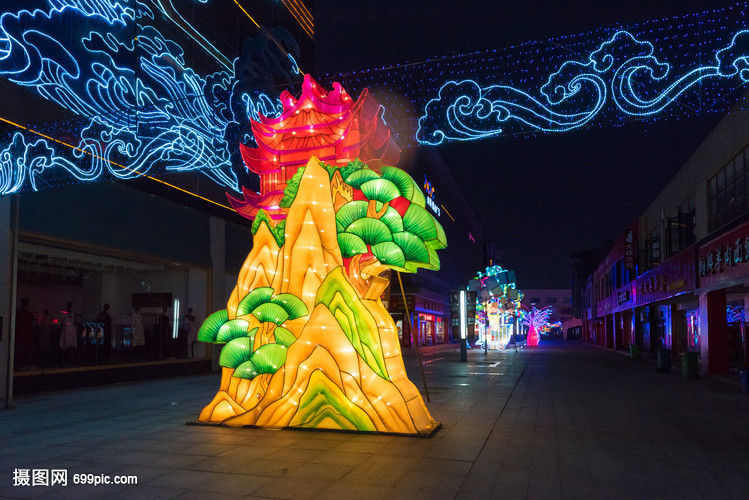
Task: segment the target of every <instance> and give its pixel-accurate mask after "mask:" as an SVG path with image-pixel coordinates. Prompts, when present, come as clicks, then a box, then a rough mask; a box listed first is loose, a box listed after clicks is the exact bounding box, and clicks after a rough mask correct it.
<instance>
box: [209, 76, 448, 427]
mask: <svg viewBox="0 0 749 500" xmlns="http://www.w3.org/2000/svg"><path fill="white" fill-rule="evenodd" d="M333 87H334V90H333V91H325V90H324V89H322V88H320V87H319V86H318V85H317V84H316V83H315V81H314V80H313V79H312V78H310V77H309V75H308V76H306V77H305V81H304V85H303V90H302V94H301V96H300V97H299V98H298V99H295V98H293V97H292V96H291V95H290V94H288V93H284V94H283V95H282V99H281V102H282V105H283V107H284V110H283V113H282V115H281V116H280V117H279V118H277V119H261V122H259V123H254V124H253V127H252V128H253V131H254V132H255V137H256V140H257V143H258V145H259V146H258V148H256V149H249V148H245V149H244V152H243V156H244V159H245V162H246V163H247V166H248V168H249V169H251V170H253V171H254V172H257V173H259V174H260V175H261V192H260V193H257V194H253V193H244V200H237V199H235V200H233V201H232V203H233V204H234V205H235V207H236V208H237V210H238V211H239V212H240V213H242V214H243V215H244V216H245V217H248V218H251V219H254V222H253V225H252V234H253V247H252V250H251V252H250V254H249V256H248V257H247V260H246V261H245V263H244V265H243V267H242V269H241V271H240V274H239V280H238V281H237V285H236V287H235V289H234V291H233V292H232V294H231V297H230V298H229V301H228V303H227V307H226V309H223V310H221V311H218V312H216V313H214V314H212V315H211V316H209V317H208V318H207V319H206V321H205V322H204V323H203V325H202V327H201V328H200V331H199V339H200V340H202V341H204V342H213V343H219V344H225V345H224V347H223V349H222V351H221V355H220V358H219V364H220V365H221V370H222V375H221V384H220V388H219V391H218V393H217V394H216V396H215V397H214V399H213V401H211V403H210V404H209V405H208V406H206V407H205V408H204V409H203V411H202V412H201V414H200V421H202V422H215V423H222V424H227V425H237V426H242V425H255V426H260V427H270V428H284V427H303V428H321V429H338V430H353V431H373V432H393V433H403V434H429V433H431V432H433V431H434V430H435V429H436V428H437V427H438V424H437V422H435V420H434V419H433V418H432V416H431V415H430V414H429V411H428V410H427V408H426V406H425V405H424V402H423V400H422V398H421V395H420V394H419V392H418V390H417V389H416V387H415V386H414V384H413V383H412V382H411V381H410V380H409V379H408V378H407V375H406V371H405V368H404V365H403V359H402V357H401V351H400V345H399V341H398V333H397V330H396V326H395V323H394V321H393V319H392V317H391V316H390V315H389V313H388V312H387V310H386V309H385V307H384V306H383V304H382V302H381V301H380V295H381V293H382V291H383V289H384V288H385V287H386V286H387V284H388V280H387V279H385V278H383V277H381V273H382V272H383V271H385V270H387V269H393V270H396V271H403V272H416V270H417V269H418V268H419V267H423V268H427V269H433V270H437V269H439V265H440V262H439V258H438V257H437V250H438V249H441V248H444V247H445V246H446V244H447V242H446V238H445V233H444V230H443V229H442V227H441V226H440V224H439V223H438V222H437V221H436V220H435V218H434V217H433V216H432V215H431V214H430V213H429V212H428V211H427V210H426V209H425V198H424V195H423V194H422V192H421V189H420V186H419V184H417V183H416V182H415V181H414V180H413V179H412V178H411V177H410V176H409V175H408V174H406V173H405V172H404V171H402V170H400V169H398V168H395V167H393V166H391V165H389V164H388V163H389V162H394V161H397V157H398V149H397V146H395V144H394V143H393V142H392V141H391V140H390V137H389V132H388V131H387V129H386V128H385V126H384V123H383V122H382V121H381V120H380V119H379V115H378V111H377V110H378V105H377V104H376V102H375V101H374V99H373V98H372V97H371V96H370V95H369V94H368V93H367V92H366V91H365V92H363V93H362V95H361V96H360V97H359V99H358V100H357V101H354V100H353V99H351V98H350V97H349V96H348V95H347V94H346V92H345V91H344V90H343V88H341V87H340V85H337V84H334V85H333Z"/></svg>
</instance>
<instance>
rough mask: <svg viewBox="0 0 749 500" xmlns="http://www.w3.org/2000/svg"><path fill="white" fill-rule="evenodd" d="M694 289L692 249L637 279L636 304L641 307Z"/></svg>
mask: <svg viewBox="0 0 749 500" xmlns="http://www.w3.org/2000/svg"><path fill="white" fill-rule="evenodd" d="M694 289H695V272H694V247H690V248H688V249H686V250H684V251H682V252H680V253H678V254H677V255H675V256H673V257H671V258H670V259H668V260H667V261H665V262H664V263H663V264H661V265H659V266H657V267H655V268H653V269H651V270H650V271H648V272H646V273H644V274H642V275H640V276H638V277H637V280H636V281H635V294H636V296H637V297H636V301H635V302H636V304H637V305H638V306H643V305H646V304H651V303H653V302H657V301H659V300H664V299H668V298H671V297H675V296H677V295H681V294H683V293H688V292H691V291H693V290H694Z"/></svg>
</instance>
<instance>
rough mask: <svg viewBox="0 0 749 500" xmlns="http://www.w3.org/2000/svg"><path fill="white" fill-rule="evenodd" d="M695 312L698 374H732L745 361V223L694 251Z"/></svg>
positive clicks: (748, 269) (748, 233) (748, 270)
mask: <svg viewBox="0 0 749 500" xmlns="http://www.w3.org/2000/svg"><path fill="white" fill-rule="evenodd" d="M697 277H698V283H699V288H698V293H699V307H698V308H697V310H696V311H693V312H692V314H693V316H694V318H693V321H694V322H695V323H696V327H695V328H694V330H695V333H693V335H694V336H695V339H694V340H693V341H692V342H693V343H696V344H697V345H699V352H700V358H701V361H702V367H701V369H702V372H703V373H705V374H724V373H735V372H737V371H738V370H741V369H746V367H747V359H749V348H748V347H747V336H746V328H745V320H746V315H745V310H746V306H747V300H748V298H749V287H747V283H749V222H744V223H742V224H740V225H738V226H736V227H734V228H733V229H731V230H729V231H726V232H725V233H723V234H722V235H721V236H719V237H717V238H714V239H713V240H711V241H709V242H707V243H705V244H703V245H701V246H700V248H699V250H698V258H697Z"/></svg>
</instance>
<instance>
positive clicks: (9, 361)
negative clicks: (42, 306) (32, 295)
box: [0, 195, 18, 408]
mask: <svg viewBox="0 0 749 500" xmlns="http://www.w3.org/2000/svg"><path fill="white" fill-rule="evenodd" d="M17 245H18V195H11V196H0V408H10V406H11V404H12V402H13V340H14V330H15V315H16V247H17Z"/></svg>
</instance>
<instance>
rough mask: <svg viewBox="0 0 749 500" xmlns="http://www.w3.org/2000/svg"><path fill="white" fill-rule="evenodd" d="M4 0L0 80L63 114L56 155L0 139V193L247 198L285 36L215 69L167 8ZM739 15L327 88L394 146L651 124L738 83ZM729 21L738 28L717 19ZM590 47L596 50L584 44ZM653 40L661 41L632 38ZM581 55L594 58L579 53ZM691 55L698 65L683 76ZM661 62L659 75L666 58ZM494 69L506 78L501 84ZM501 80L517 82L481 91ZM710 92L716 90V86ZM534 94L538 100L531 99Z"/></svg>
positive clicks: (347, 79) (271, 111)
mask: <svg viewBox="0 0 749 500" xmlns="http://www.w3.org/2000/svg"><path fill="white" fill-rule="evenodd" d="M195 1H196V2H200V3H205V0H195ZM8 3H10V4H12V5H15V6H16V8H15V9H13V8H12V7H8V6H6V9H5V10H6V11H5V12H0V77H1V78H4V79H6V80H8V81H10V82H13V83H15V84H17V85H19V86H22V87H24V88H26V89H29V90H30V91H33V92H36V93H37V94H39V95H40V96H42V97H44V98H45V99H47V100H49V101H51V102H54V103H56V104H57V105H59V106H61V107H62V108H64V109H66V110H68V111H69V112H70V113H71V115H73V116H75V117H76V118H75V119H73V120H71V121H69V122H65V123H59V124H50V125H39V124H35V125H34V126H35V129H36V130H37V131H41V132H42V133H44V134H45V135H47V136H48V137H54V138H55V139H57V140H64V141H65V143H66V145H63V144H61V143H59V142H55V141H52V140H48V138H43V137H40V136H39V135H34V134H32V133H30V132H28V131H22V130H14V131H12V132H11V133H10V134H9V136H8V137H7V139H4V140H3V139H0V140H2V142H0V194H8V193H13V192H17V191H19V190H23V189H30V190H37V189H41V188H43V187H47V186H52V185H55V184H61V183H67V182H71V181H92V180H95V179H98V178H101V177H102V176H110V177H114V178H118V179H129V178H133V177H138V176H142V175H146V174H148V175H159V174H163V173H165V172H185V171H193V172H200V173H201V174H202V175H205V176H207V177H208V178H210V179H211V180H212V181H214V182H216V183H218V184H219V185H221V186H223V187H225V188H226V189H227V190H230V191H240V190H241V187H242V186H244V187H247V188H249V189H253V190H255V191H257V190H258V189H257V178H253V177H251V176H250V175H249V174H248V172H247V170H246V169H245V167H244V164H243V162H242V160H241V157H240V154H239V144H240V143H244V144H246V145H249V146H254V144H252V136H251V133H250V120H251V119H258V118H259V116H260V115H264V116H268V117H274V116H278V114H279V113H280V111H281V105H280V102H279V100H278V96H279V95H280V91H282V90H284V89H286V88H288V87H289V86H291V85H293V84H294V82H296V81H299V80H300V79H301V75H300V72H299V69H298V67H297V65H296V62H295V59H294V57H295V56H297V57H298V53H299V47H298V46H296V43H295V41H294V39H293V38H292V37H291V36H290V35H289V34H288V32H286V31H285V30H283V29H281V28H273V29H261V31H260V33H259V34H258V35H256V36H255V37H254V38H252V39H248V40H247V41H246V42H245V44H244V46H243V48H242V51H241V55H240V56H239V57H238V58H237V59H235V60H234V61H228V60H227V59H225V57H224V56H223V55H221V51H220V50H218V49H217V48H216V47H214V46H213V45H211V44H210V42H209V41H208V40H206V39H205V38H204V37H203V36H202V35H201V34H200V33H199V32H198V30H197V29H195V28H194V27H193V26H191V25H190V23H189V22H188V21H187V19H189V18H190V16H183V15H181V14H180V13H179V10H178V8H177V7H175V4H174V2H173V0H121V1H118V0H23V1H21V0H19V1H16V2H6V4H8ZM180 4H182V3H180ZM743 12H744V8H743V7H741V6H739V7H737V8H735V9H733V10H730V9H729V10H726V11H715V12H713V13H706V14H704V15H702V14H699V15H694V16H692V17H690V18H689V19H694V20H693V21H689V22H688V23H687V24H684V23H682V24H681V25H674V26H671V25H670V24H669V25H664V24H663V22H661V23H660V24H658V23H656V24H653V23H651V24H650V25H649V28H650V30H649V31H648V29H647V27H645V25H643V26H642V28H640V29H638V30H635V29H629V30H619V31H617V32H615V33H614V34H613V35H610V34H609V35H606V36H601V35H598V34H596V35H585V36H584V37H580V36H578V37H576V38H575V37H571V38H570V37H568V38H565V37H563V38H565V39H564V40H561V39H560V41H562V42H563V43H564V46H565V48H566V49H567V50H570V51H571V52H572V53H581V54H588V55H587V56H582V57H575V58H572V59H570V58H569V57H567V55H566V52H564V53H560V52H559V51H558V50H556V48H557V46H558V45H560V44H557V43H556V42H553V43H551V44H550V46H551V47H552V48H551V49H550V50H549V51H548V52H545V51H542V50H540V49H539V48H538V47H539V45H533V44H529V45H526V46H522V47H520V49H519V50H520V51H521V52H520V54H515V56H514V57H509V56H508V55H507V54H508V53H497V52H496V51H494V54H493V55H492V54H491V53H488V54H479V55H477V56H476V61H478V62H477V63H476V67H473V66H471V65H470V64H467V62H468V61H467V59H468V58H469V57H473V56H472V55H463V56H458V57H456V58H453V60H450V59H443V60H440V59H435V60H434V61H427V62H426V63H423V64H421V63H420V64H417V65H410V64H409V65H404V66H402V67H393V68H382V69H381V70H367V71H364V72H359V74H357V72H354V73H352V74H348V75H336V76H335V77H333V79H334V80H335V81H339V82H341V83H342V84H344V85H346V86H347V87H349V88H350V89H351V90H352V91H357V90H359V91H360V90H363V89H364V88H372V89H373V91H374V92H375V93H376V94H377V97H378V101H380V103H381V104H383V105H385V106H387V109H388V113H387V114H388V116H387V117H383V118H387V121H388V123H389V125H390V127H391V128H392V129H393V131H394V134H395V135H396V136H398V137H399V142H400V143H401V145H402V146H407V145H408V143H409V142H412V141H414V138H415V140H416V141H417V142H420V143H422V144H432V145H437V144H441V143H443V142H444V141H466V140H473V139H481V138H485V137H493V136H497V135H500V134H504V135H510V134H514V133H528V132H531V133H533V132H563V131H567V130H571V129H575V128H579V127H583V126H586V125H589V124H591V123H592V122H593V121H594V120H596V121H598V122H603V121H606V120H611V117H612V116H619V117H622V116H623V117H638V118H643V117H650V116H655V115H658V114H660V115H664V114H666V113H667V110H674V109H685V108H684V105H685V104H684V103H685V102H686V103H687V105H689V104H690V103H691V102H692V101H689V99H695V96H697V97H698V99H700V100H701V99H702V96H703V94H705V93H710V92H712V93H715V94H719V95H723V93H724V92H725V91H726V89H729V90H730V88H731V87H736V86H739V85H743V84H744V83H746V82H747V80H749V31H747V30H744V29H743V27H744V25H745V24H744V21H743V19H744V17H743V16H744V14H743ZM732 13H734V14H735V17H737V18H739V20H738V21H736V22H734V21H732V20H730V19H728V16H731V15H733V14H732ZM665 22H669V23H670V22H672V21H665ZM731 23H734V24H731ZM646 24H647V23H646ZM164 25H169V26H171V27H175V26H176V28H177V30H174V29H172V31H173V32H175V33H177V34H178V36H182V37H191V38H192V39H193V40H194V41H195V43H196V44H197V46H198V47H200V48H199V49H197V50H199V51H200V53H199V54H200V56H201V57H200V58H199V59H201V61H205V60H207V61H209V63H211V64H203V66H204V67H208V66H211V67H212V68H213V69H211V70H208V71H206V73H207V74H206V75H205V76H203V75H201V74H199V72H198V71H197V70H196V69H194V68H191V67H189V66H188V65H187V63H186V58H185V53H184V51H183V49H182V48H181V47H180V45H179V43H178V42H176V41H175V40H171V39H169V38H167V37H165V36H164V35H163V34H162V32H161V31H160V30H159V28H161V27H163V26H164ZM727 26H730V27H728V28H727ZM654 28H656V29H654ZM602 31H603V32H605V30H598V32H597V33H601V32H602ZM635 32H637V33H640V32H642V33H645V35H638V36H635V35H634V34H633V33H635ZM659 32H662V33H661V34H660V35H657V33H659ZM648 33H649V34H648ZM710 33H712V35H710V36H708V34H710ZM731 33H733V36H732V37H731V38H730V39H729V38H724V37H726V36H727V35H729V34H731ZM136 35H137V36H136ZM591 36H596V37H597V38H598V40H603V41H602V42H600V41H599V42H598V43H597V47H596V44H591V43H590V37H591ZM656 36H660V37H661V42H662V43H660V44H656V45H654V44H653V43H651V42H650V41H645V40H644V38H650V39H655V38H654V37H656ZM677 38H678V42H677V41H676V40H677ZM669 39H670V40H671V42H669V44H666V43H665V41H666V40H669ZM706 39H711V40H714V41H712V42H710V41H708V42H707V43H706V45H705V47H707V46H713V45H714V46H717V47H718V48H719V50H711V49H705V50H706V51H705V52H703V51H702V44H703V41H704V40H706ZM721 39H722V41H721ZM715 40H717V41H715ZM690 43H691V45H689V44H690ZM681 44H683V46H682V45H681ZM591 46H592V47H595V50H593V51H592V52H588V51H589V48H590V47H591ZM534 49H535V52H533V51H534ZM509 54H510V55H512V54H513V53H512V51H510V53H509ZM493 57H494V59H492V58H493ZM698 57H699V60H701V61H706V60H708V59H709V60H710V63H709V64H706V65H700V66H697V67H694V66H693V61H695V60H698ZM533 58H537V59H539V60H540V61H544V60H545V61H547V62H546V66H544V67H538V68H537V69H536V70H535V71H536V73H539V74H540V75H542V76H541V77H540V79H539V80H538V81H537V83H533V82H534V76H535V75H534V74H533V70H531V69H529V68H527V67H524V66H523V64H518V59H519V60H520V61H523V62H525V61H528V62H529V64H530V62H531V61H532V60H533ZM669 58H670V64H669V63H666V62H663V61H664V60H666V59H669ZM677 60H678V61H679V62H678V63H677V62H676V61H677ZM507 64H511V65H512V67H513V70H512V71H511V72H510V73H507V69H506V68H507ZM675 73H678V74H675ZM466 74H470V75H471V77H472V78H473V79H462V80H461V78H465V77H464V76H459V75H466ZM510 76H513V77H515V78H518V82H519V83H516V84H513V85H509V84H508V85H501V84H493V85H491V84H482V83H481V82H482V81H484V82H490V81H492V80H494V81H496V80H497V79H499V78H505V79H507V78H509V77H510ZM394 78H400V81H393V80H392V79H394ZM544 79H545V80H544ZM446 80H451V81H448V83H443V82H445V81H446ZM320 82H321V83H325V79H321V80H320ZM715 82H719V83H720V85H717V86H713V85H712V84H714V83H715ZM708 83H710V85H708ZM722 83H726V85H722ZM729 83H730V85H729ZM536 85H537V91H532V90H528V89H529V88H533V87H534V86H536ZM697 87H699V89H698V88H697ZM417 89H418V90H417ZM391 101H392V103H391ZM425 102H426V105H425V104H424V103H425ZM700 102H701V101H700ZM713 102H714V101H713ZM680 106H681V108H680ZM702 109H703V108H702V107H700V108H699V109H698V110H697V112H701V111H702ZM713 109H714V110H717V108H713ZM420 114H422V116H421V118H419V119H418V123H416V121H417V117H418V116H419V115H420ZM611 121H613V120H611Z"/></svg>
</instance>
